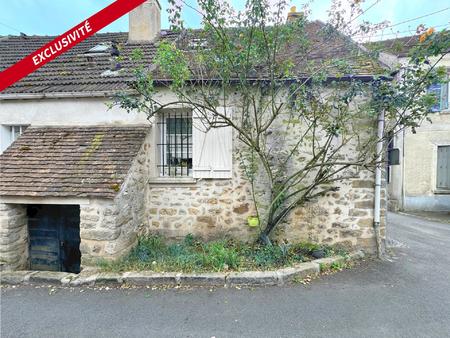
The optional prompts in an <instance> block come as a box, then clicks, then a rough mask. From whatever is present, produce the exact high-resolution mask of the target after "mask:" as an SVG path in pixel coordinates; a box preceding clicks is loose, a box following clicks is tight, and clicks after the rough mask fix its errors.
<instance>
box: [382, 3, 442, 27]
mask: <svg viewBox="0 0 450 338" xmlns="http://www.w3.org/2000/svg"><path fill="white" fill-rule="evenodd" d="M449 9H450V7H447V8H444V9H441V10H439V11H436V12H432V13H428V14H425V15H421V16H418V17H416V18H412V19H408V20H405V21H401V22H398V23H396V24H393V25H390V26H387V27H386V28H391V27H395V26H399V25H403V24H404V23H408V22H411V21H416V20H419V19H422V18H426V17H428V16H431V15H434V14H438V13H442V12H445V11H448V10H449Z"/></svg>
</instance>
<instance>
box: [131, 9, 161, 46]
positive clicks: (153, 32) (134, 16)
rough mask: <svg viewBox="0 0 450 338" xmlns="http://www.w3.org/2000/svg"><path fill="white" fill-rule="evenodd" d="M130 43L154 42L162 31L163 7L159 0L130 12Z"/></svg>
mask: <svg viewBox="0 0 450 338" xmlns="http://www.w3.org/2000/svg"><path fill="white" fill-rule="evenodd" d="M129 21H130V23H129V33H128V42H131V43H142V42H147V43H148V42H153V41H155V39H156V38H157V37H158V36H159V33H160V31H161V5H160V4H159V1H158V0H147V1H146V2H144V3H143V4H142V5H141V6H139V7H138V8H136V9H134V10H133V11H131V12H130V15H129Z"/></svg>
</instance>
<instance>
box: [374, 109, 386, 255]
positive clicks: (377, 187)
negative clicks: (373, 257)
mask: <svg viewBox="0 0 450 338" xmlns="http://www.w3.org/2000/svg"><path fill="white" fill-rule="evenodd" d="M383 134H384V111H381V112H380V114H379V115H378V129H377V138H378V142H377V150H376V151H377V153H376V156H377V164H376V168H375V205H374V210H373V229H374V232H375V240H376V245H377V256H378V258H381V257H382V254H383V251H382V245H381V234H380V220H381V172H382V171H381V168H382V166H383Z"/></svg>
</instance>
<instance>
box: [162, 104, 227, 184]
mask: <svg viewBox="0 0 450 338" xmlns="http://www.w3.org/2000/svg"><path fill="white" fill-rule="evenodd" d="M217 110H218V111H223V112H224V113H226V114H230V115H229V116H231V108H228V109H226V110H225V108H222V107H219V108H217ZM157 126H158V131H159V135H158V143H157V148H158V152H157V156H158V158H159V161H158V164H157V168H158V170H157V172H158V175H159V176H160V177H172V178H178V177H181V178H182V177H192V178H195V179H203V178H217V179H228V178H231V177H232V128H231V127H230V126H226V127H221V128H211V129H210V128H205V126H206V122H205V121H204V120H203V117H202V116H201V114H198V112H196V111H187V110H181V109H180V110H171V111H168V112H164V113H162V114H161V115H160V116H159V119H158V121H157Z"/></svg>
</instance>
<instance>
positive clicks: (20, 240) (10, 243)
mask: <svg viewBox="0 0 450 338" xmlns="http://www.w3.org/2000/svg"><path fill="white" fill-rule="evenodd" d="M26 268H28V226H27V210H26V207H25V206H23V205H17V204H3V203H0V270H21V269H26Z"/></svg>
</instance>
